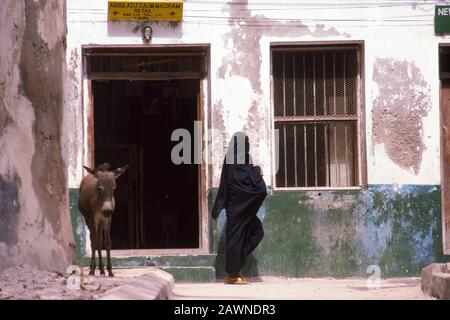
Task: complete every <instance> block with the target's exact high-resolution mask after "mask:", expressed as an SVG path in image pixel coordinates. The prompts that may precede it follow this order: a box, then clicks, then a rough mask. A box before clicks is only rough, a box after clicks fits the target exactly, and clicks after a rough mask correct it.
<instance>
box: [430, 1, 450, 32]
mask: <svg viewBox="0 0 450 320" xmlns="http://www.w3.org/2000/svg"><path fill="white" fill-rule="evenodd" d="M434 32H435V33H450V6H436V7H435V11H434Z"/></svg>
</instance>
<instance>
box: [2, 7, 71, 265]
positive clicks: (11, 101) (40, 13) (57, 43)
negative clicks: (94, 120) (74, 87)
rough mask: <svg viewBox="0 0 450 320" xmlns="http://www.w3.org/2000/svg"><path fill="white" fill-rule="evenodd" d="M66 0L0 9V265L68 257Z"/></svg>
mask: <svg viewBox="0 0 450 320" xmlns="http://www.w3.org/2000/svg"><path fill="white" fill-rule="evenodd" d="M65 21H66V6H65V2H64V1H59V0H47V1H45V0H42V1H18V0H5V1H3V2H2V6H1V9H0V39H1V43H2V45H1V47H0V114H1V116H0V150H1V152H0V268H2V267H6V266H10V265H15V264H17V263H27V264H30V265H32V266H35V267H37V268H41V269H46V270H50V271H61V272H63V271H65V270H66V268H67V266H69V265H70V264H73V263H74V259H75V245H74V239H73V236H72V226H71V222H70V211H69V206H68V192H67V166H66V159H65V150H66V149H65V148H66V146H65V144H64V143H63V141H64V139H65V137H66V133H65V131H64V127H63V121H64V111H65V108H64V106H65V93H66V90H65V70H66V65H65V63H66V62H65V49H66V26H65Z"/></svg>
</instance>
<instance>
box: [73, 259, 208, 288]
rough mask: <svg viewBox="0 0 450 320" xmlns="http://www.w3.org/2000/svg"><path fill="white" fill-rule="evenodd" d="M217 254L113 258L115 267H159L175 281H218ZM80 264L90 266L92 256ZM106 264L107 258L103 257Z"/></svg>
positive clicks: (81, 260) (82, 260) (112, 261)
mask: <svg viewBox="0 0 450 320" xmlns="http://www.w3.org/2000/svg"><path fill="white" fill-rule="evenodd" d="M215 260H216V255H215V254H210V255H185V256H148V257H145V256H140V257H138V256H136V257H123V258H116V257H114V258H111V263H112V265H113V269H114V268H137V267H149V266H151V267H157V268H161V269H162V270H164V271H166V272H168V273H170V274H171V275H172V276H173V277H174V279H175V281H188V282H214V281H216V270H215V268H214V262H215ZM79 261H80V262H79V263H80V265H82V266H84V267H88V266H89V264H90V261H91V259H90V257H87V256H84V257H81V259H79ZM103 263H104V264H106V259H105V258H103ZM97 266H98V258H97Z"/></svg>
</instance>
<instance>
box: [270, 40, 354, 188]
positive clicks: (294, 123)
mask: <svg viewBox="0 0 450 320" xmlns="http://www.w3.org/2000/svg"><path fill="white" fill-rule="evenodd" d="M359 63H360V62H359V48H358V47H354V46H353V47H348V46H344V47H320V48H309V47H308V48H300V47H296V48H272V64H273V65H272V72H273V94H274V96H273V98H274V116H275V117H274V120H275V123H274V124H275V129H276V130H278V135H277V136H278V142H277V144H278V153H279V154H278V156H279V158H278V159H279V162H278V166H277V169H278V170H277V172H276V176H275V180H276V181H275V185H276V187H278V188H326V187H330V188H333V187H334V188H339V187H341V188H342V187H357V186H360V185H361V181H360V180H361V179H360V176H359V170H360V165H359V157H358V153H359V152H360V151H359V150H358V148H359V147H358V145H359V143H358V136H359V128H360V126H359V117H358V116H359V108H360V98H359V96H360V94H359V92H358V91H359V88H360V84H359V81H360V76H359V69H360V68H359Z"/></svg>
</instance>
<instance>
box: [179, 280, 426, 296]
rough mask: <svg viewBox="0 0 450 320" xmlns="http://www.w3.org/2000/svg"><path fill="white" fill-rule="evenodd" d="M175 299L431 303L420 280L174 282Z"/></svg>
mask: <svg viewBox="0 0 450 320" xmlns="http://www.w3.org/2000/svg"><path fill="white" fill-rule="evenodd" d="M174 293H175V298H176V299H183V300H216V299H217V300H239V299H248V300H254V299H259V300H277V299H280V300H330V299H332V300H430V299H434V298H432V297H429V296H426V295H424V294H423V293H422V291H421V289H420V278H392V279H386V280H381V282H380V287H379V288H369V287H368V286H367V280H366V279H354V278H351V279H328V278H327V279H323V278H321V279H309V278H302V279H291V278H278V277H264V278H262V281H260V282H252V283H251V284H249V285H226V284H224V283H222V282H220V283H175V292H174Z"/></svg>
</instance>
